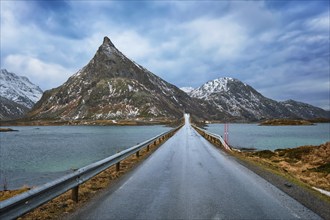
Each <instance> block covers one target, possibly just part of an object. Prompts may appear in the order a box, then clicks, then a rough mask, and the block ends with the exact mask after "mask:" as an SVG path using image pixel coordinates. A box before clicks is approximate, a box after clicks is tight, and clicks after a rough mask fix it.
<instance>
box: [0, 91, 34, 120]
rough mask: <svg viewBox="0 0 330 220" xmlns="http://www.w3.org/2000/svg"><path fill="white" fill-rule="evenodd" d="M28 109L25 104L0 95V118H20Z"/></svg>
mask: <svg viewBox="0 0 330 220" xmlns="http://www.w3.org/2000/svg"><path fill="white" fill-rule="evenodd" d="M28 110H29V109H28V108H27V107H26V106H24V105H21V104H18V103H16V102H14V101H11V100H8V99H6V98H4V97H2V96H0V120H4V121H5V120H11V119H17V118H22V117H23V116H24V115H25V114H26V112H27V111H28Z"/></svg>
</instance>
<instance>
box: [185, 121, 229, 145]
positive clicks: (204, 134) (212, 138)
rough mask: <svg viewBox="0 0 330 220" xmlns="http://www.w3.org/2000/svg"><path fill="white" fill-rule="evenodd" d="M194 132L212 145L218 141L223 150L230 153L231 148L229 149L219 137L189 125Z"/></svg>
mask: <svg viewBox="0 0 330 220" xmlns="http://www.w3.org/2000/svg"><path fill="white" fill-rule="evenodd" d="M191 126H192V127H193V128H194V129H195V130H197V131H198V132H199V133H200V134H201V135H202V136H204V137H205V138H206V139H208V140H210V141H212V142H213V143H217V142H218V141H219V143H220V144H221V146H223V148H224V149H226V150H228V151H232V149H231V147H229V145H228V144H227V143H226V142H225V141H224V140H223V138H222V137H221V136H220V135H217V134H214V133H211V132H209V131H206V130H204V129H201V128H199V127H197V126H196V125H191Z"/></svg>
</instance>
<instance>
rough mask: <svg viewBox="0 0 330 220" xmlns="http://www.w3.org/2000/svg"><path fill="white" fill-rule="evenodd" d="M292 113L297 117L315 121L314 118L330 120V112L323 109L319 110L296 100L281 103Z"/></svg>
mask: <svg viewBox="0 0 330 220" xmlns="http://www.w3.org/2000/svg"><path fill="white" fill-rule="evenodd" d="M281 104H283V105H284V106H285V107H286V108H287V109H288V110H289V111H290V112H292V113H293V114H295V115H297V117H299V118H305V119H313V118H330V112H329V111H325V110H324V109H322V108H318V107H315V106H312V105H309V104H306V103H303V102H297V101H294V100H291V99H290V100H287V101H284V102H281Z"/></svg>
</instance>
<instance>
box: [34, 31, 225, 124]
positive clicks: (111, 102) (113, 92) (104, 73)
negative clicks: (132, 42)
mask: <svg viewBox="0 0 330 220" xmlns="http://www.w3.org/2000/svg"><path fill="white" fill-rule="evenodd" d="M207 105H208V104H205V107H201V106H200V105H199V104H198V102H196V100H194V98H191V97H189V96H188V95H187V94H186V93H185V92H183V91H181V90H180V89H178V88H177V87H176V86H174V85H172V84H169V83H167V82H166V81H164V80H162V79H161V78H159V77H158V76H156V75H154V74H153V73H151V72H150V71H148V70H147V69H145V68H143V67H142V66H140V65H138V64H136V63H135V62H133V61H131V60H130V59H128V58H127V57H126V56H125V55H124V54H122V53H121V52H120V51H119V50H118V49H117V48H116V47H115V46H114V45H113V43H112V42H111V41H110V39H109V38H108V37H105V38H104V41H103V44H102V45H101V46H100V47H99V49H98V50H97V52H96V54H95V56H94V57H93V59H92V60H91V61H90V62H89V63H88V64H87V65H86V66H85V67H83V68H82V69H81V70H79V71H78V72H77V73H76V74H74V75H73V76H71V77H70V78H69V79H68V80H67V81H66V82H65V83H64V84H63V85H62V86H60V87H58V88H55V89H52V90H49V91H46V92H45V93H44V95H43V96H42V98H41V100H40V101H39V102H38V103H37V104H36V105H35V107H34V108H33V109H32V111H31V112H30V113H29V117H30V118H31V119H60V120H82V119H91V120H98V119H102V120H104V119H133V118H134V119H138V118H148V119H149V120H152V119H153V118H166V119H173V118H181V117H182V114H183V112H184V111H188V112H192V113H193V114H195V115H197V116H200V117H204V112H207V109H205V108H206V107H207ZM214 114H217V115H218V116H221V113H219V112H215V111H214ZM207 116H208V115H207Z"/></svg>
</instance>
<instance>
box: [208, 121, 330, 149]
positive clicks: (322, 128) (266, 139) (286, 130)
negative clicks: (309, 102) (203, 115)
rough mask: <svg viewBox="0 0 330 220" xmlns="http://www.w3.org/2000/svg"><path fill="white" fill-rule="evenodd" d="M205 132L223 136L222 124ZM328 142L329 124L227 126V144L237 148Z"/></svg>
mask: <svg viewBox="0 0 330 220" xmlns="http://www.w3.org/2000/svg"><path fill="white" fill-rule="evenodd" d="M207 130H208V131H210V132H213V133H216V134H219V135H221V136H224V124H209V125H208V127H207ZM327 141H330V123H321V124H315V125H311V126H259V125H258V124H229V144H230V145H231V146H233V147H237V148H243V147H244V148H256V149H258V150H264V149H269V150H275V149H278V148H293V147H298V146H304V145H320V144H323V143H325V142H327Z"/></svg>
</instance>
